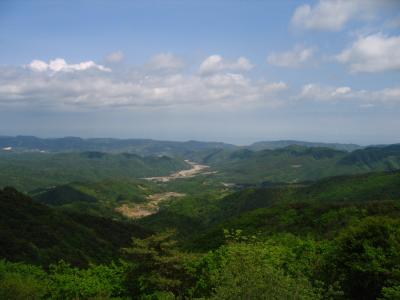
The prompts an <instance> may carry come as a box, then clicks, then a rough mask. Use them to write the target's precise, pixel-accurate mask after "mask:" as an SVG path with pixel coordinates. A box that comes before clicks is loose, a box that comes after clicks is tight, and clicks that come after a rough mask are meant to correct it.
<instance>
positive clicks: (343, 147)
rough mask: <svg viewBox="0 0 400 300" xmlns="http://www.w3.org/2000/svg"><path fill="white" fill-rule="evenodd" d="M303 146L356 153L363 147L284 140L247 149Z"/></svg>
mask: <svg viewBox="0 0 400 300" xmlns="http://www.w3.org/2000/svg"><path fill="white" fill-rule="evenodd" d="M292 145H296V146H303V147H318V148H331V149H335V150H341V151H348V152H351V151H354V150H358V149H361V148H362V147H361V146H360V145H357V144H340V143H316V142H305V141H295V140H282V141H261V142H256V143H253V144H251V145H249V146H248V147H247V148H248V149H250V150H253V151H259V150H265V149H269V150H274V149H279V148H285V147H287V146H292Z"/></svg>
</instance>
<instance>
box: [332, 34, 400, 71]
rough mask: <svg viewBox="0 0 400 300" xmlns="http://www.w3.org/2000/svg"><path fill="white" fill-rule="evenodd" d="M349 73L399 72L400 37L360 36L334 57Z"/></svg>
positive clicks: (381, 35)
mask: <svg viewBox="0 0 400 300" xmlns="http://www.w3.org/2000/svg"><path fill="white" fill-rule="evenodd" d="M336 59H337V60H338V61H339V62H341V63H344V64H347V65H349V67H350V71H351V72H371V73H372V72H382V71H388V70H400V36H386V35H383V34H381V33H378V34H373V35H369V36H362V37H359V38H358V39H357V41H355V42H354V43H353V44H352V45H351V46H350V47H349V48H347V49H345V50H344V51H342V52H341V53H340V54H339V55H337V56H336Z"/></svg>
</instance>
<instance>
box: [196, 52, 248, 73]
mask: <svg viewBox="0 0 400 300" xmlns="http://www.w3.org/2000/svg"><path fill="white" fill-rule="evenodd" d="M252 68H253V65H252V64H251V62H250V61H249V60H248V59H247V58H245V57H239V58H238V59H237V60H236V61H227V60H226V59H224V58H223V57H222V56H221V55H217V54H215V55H211V56H209V57H207V58H206V59H205V60H204V61H203V62H202V63H201V65H200V68H199V72H200V73H201V74H205V75H206V74H213V73H218V72H223V71H228V72H237V71H239V72H240V71H249V70H251V69H252Z"/></svg>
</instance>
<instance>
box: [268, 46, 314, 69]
mask: <svg viewBox="0 0 400 300" xmlns="http://www.w3.org/2000/svg"><path fill="white" fill-rule="evenodd" d="M313 55H314V49H313V48H311V47H304V46H300V45H297V46H295V47H294V48H293V49H292V50H289V51H286V52H281V53H271V54H270V55H268V57H267V62H268V63H269V64H271V65H274V66H279V67H286V68H295V67H299V66H301V65H303V64H305V63H306V62H308V61H309V60H310V59H311V58H312V57H313Z"/></svg>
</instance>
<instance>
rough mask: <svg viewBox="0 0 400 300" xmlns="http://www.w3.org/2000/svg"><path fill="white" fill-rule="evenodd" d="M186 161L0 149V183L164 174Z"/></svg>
mask: <svg viewBox="0 0 400 300" xmlns="http://www.w3.org/2000/svg"><path fill="white" fill-rule="evenodd" d="M185 168H188V165H187V164H186V163H185V162H184V161H183V160H180V159H175V158H170V157H167V156H161V157H158V156H157V157H156V156H154V157H153V156H149V157H141V156H138V155H133V154H126V153H123V154H107V153H101V152H83V153H30V152H23V153H0V169H1V170H2V172H1V173H0V187H5V186H13V187H15V188H17V189H19V190H22V191H25V192H28V191H32V190H35V189H37V188H47V187H51V186H57V185H63V184H67V183H70V182H87V181H99V180H105V179H110V178H113V179H117V178H118V179H127V178H132V177H134V178H141V177H151V176H162V175H168V174H170V173H173V172H175V171H177V170H180V169H185Z"/></svg>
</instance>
